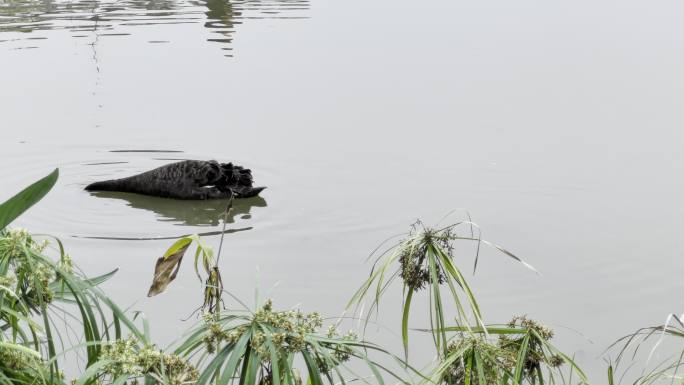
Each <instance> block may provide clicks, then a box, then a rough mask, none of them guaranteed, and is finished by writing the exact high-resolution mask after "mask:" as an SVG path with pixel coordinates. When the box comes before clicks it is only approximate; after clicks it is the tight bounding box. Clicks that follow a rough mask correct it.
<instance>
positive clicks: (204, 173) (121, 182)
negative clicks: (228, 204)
mask: <svg viewBox="0 0 684 385" xmlns="http://www.w3.org/2000/svg"><path fill="white" fill-rule="evenodd" d="M265 188H266V187H253V180H252V171H251V170H249V169H246V168H243V167H241V166H237V165H234V164H232V163H219V162H217V161H215V160H210V161H203V160H184V161H181V162H176V163H171V164H167V165H165V166H161V167H158V168H155V169H154V170H150V171H147V172H143V173H142V174H138V175H133V176H129V177H128V178H121V179H112V180H105V181H102V182H95V183H91V184H89V185H88V186H86V188H85V189H86V190H88V191H120V192H130V193H137V194H145V195H153V196H158V197H163V198H175V199H221V198H230V197H231V196H232V197H233V198H249V197H253V196H257V195H258V194H259V193H260V192H261V191H262V190H263V189H265Z"/></svg>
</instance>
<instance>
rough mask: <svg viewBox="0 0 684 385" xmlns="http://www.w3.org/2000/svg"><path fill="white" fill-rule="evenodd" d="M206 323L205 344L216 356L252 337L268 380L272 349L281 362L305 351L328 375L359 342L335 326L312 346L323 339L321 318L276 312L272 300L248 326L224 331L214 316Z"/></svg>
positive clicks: (258, 312) (353, 335)
mask: <svg viewBox="0 0 684 385" xmlns="http://www.w3.org/2000/svg"><path fill="white" fill-rule="evenodd" d="M205 322H206V334H205V336H204V343H205V347H206V349H207V351H208V352H209V353H214V352H216V349H217V347H218V346H219V345H220V343H222V342H225V343H229V344H230V343H236V342H237V341H238V340H239V339H240V338H242V337H243V336H244V335H245V333H250V335H249V346H250V348H251V349H252V350H253V351H254V352H256V353H257V355H258V356H259V357H260V359H261V362H262V364H263V365H264V366H265V367H266V368H267V369H266V374H265V375H264V376H265V377H264V379H265V380H268V378H267V377H269V376H272V374H271V373H270V367H271V365H270V363H271V359H272V353H273V352H272V349H275V354H276V355H277V357H279V359H281V358H283V357H287V356H288V355H290V354H292V353H300V352H304V351H305V352H307V353H309V354H311V355H312V356H313V357H314V358H315V359H316V362H317V364H318V366H319V369H320V370H321V371H324V372H327V371H330V370H332V369H333V368H334V367H335V366H337V365H338V364H339V363H341V362H344V361H347V360H349V358H350V357H351V354H352V353H353V351H352V348H351V344H349V343H350V342H353V341H356V340H357V338H358V337H357V335H356V333H354V332H349V333H347V334H344V335H341V334H340V333H339V332H338V331H337V328H336V327H335V326H331V327H330V328H329V329H328V331H327V334H325V337H324V338H323V339H322V340H319V341H318V344H316V345H317V346H314V345H312V344H311V343H309V340H310V339H311V338H317V339H318V338H321V334H322V333H320V328H321V327H322V326H323V318H322V317H321V315H320V314H319V313H316V312H313V313H303V312H301V311H300V310H288V311H275V310H273V302H272V301H271V300H270V299H269V300H267V301H266V302H265V303H264V305H263V306H262V307H261V308H259V309H258V310H257V311H256V312H255V313H254V314H253V316H252V318H251V319H250V320H249V322H247V323H244V324H240V325H237V326H233V327H231V328H227V329H224V325H223V324H222V323H221V322H217V321H216V319H215V318H214V317H213V316H212V315H210V314H208V315H206V316H205ZM255 326H256V327H255ZM326 338H327V340H326ZM321 348H323V349H324V350H325V351H323V350H321Z"/></svg>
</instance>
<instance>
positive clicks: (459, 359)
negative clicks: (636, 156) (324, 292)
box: [0, 170, 684, 385]
mask: <svg viewBox="0 0 684 385" xmlns="http://www.w3.org/2000/svg"><path fill="white" fill-rule="evenodd" d="M57 175H58V173H57V171H56V170H55V172H53V173H52V174H50V175H49V176H47V177H46V178H43V179H42V180H40V181H38V182H36V183H35V184H33V185H31V186H29V187H28V188H26V189H25V190H23V191H22V192H20V193H19V194H17V195H16V196H14V197H12V198H11V199H10V200H8V201H7V202H5V203H3V204H2V205H0V384H37V385H40V384H46V385H47V384H49V385H56V384H66V383H70V382H71V383H75V384H77V385H82V384H115V385H123V384H127V383H129V384H137V383H145V384H169V385H181V384H209V383H215V384H221V385H227V384H233V383H239V384H240V385H257V384H258V385H267V384H268V385H271V384H274V385H280V384H287V385H299V384H304V383H306V384H307V385H308V384H311V385H322V384H323V383H328V384H338V383H342V384H344V383H347V382H351V381H357V382H364V383H377V384H384V381H385V377H389V378H391V380H392V381H393V382H399V383H407V384H408V383H424V384H434V385H441V384H449V385H471V384H477V385H490V384H497V385H522V384H535V385H536V384H540V385H541V384H544V383H555V382H558V381H559V382H563V383H572V379H571V375H572V374H576V375H577V377H576V381H577V382H578V383H587V378H586V376H585V375H584V373H583V372H582V370H581V369H580V368H579V367H578V366H577V365H576V363H575V362H574V361H573V360H572V359H571V358H570V357H568V356H567V355H566V354H564V353H562V352H561V351H560V350H559V349H558V348H556V347H555V346H554V345H552V344H551V343H550V339H551V338H552V336H553V332H552V331H551V330H550V329H548V328H547V327H545V326H543V325H541V324H540V323H537V322H535V321H532V320H530V319H528V318H526V317H515V318H514V319H513V320H512V321H511V322H510V323H508V324H503V325H487V324H485V323H484V317H483V315H482V313H481V311H480V308H479V305H478V303H477V300H476V297H475V294H474V293H473V291H472V289H471V288H470V286H469V284H468V282H467V281H466V279H465V277H464V274H463V273H462V272H461V269H459V268H458V266H457V262H458V259H457V256H456V255H454V247H453V243H454V242H456V241H471V242H472V241H475V242H477V247H478V251H479V245H480V244H481V243H484V244H489V245H492V246H494V247H495V248H497V249H498V250H500V251H502V252H503V253H504V254H505V255H507V256H509V257H511V258H514V259H516V260H517V261H519V262H521V263H522V264H524V265H526V266H528V267H530V266H529V265H527V264H526V263H524V262H523V261H522V260H520V259H519V258H518V257H516V256H514V255H513V254H511V253H510V252H508V251H506V250H505V249H503V248H501V247H499V246H497V245H494V244H492V243H489V242H487V241H484V240H482V239H480V236H479V235H477V236H475V235H474V233H473V228H475V225H474V224H473V223H472V222H470V221H463V222H459V223H456V224H454V225H450V226H447V227H444V228H439V229H430V228H426V227H424V226H423V225H422V224H420V223H418V224H416V225H414V226H413V227H412V229H411V231H410V232H409V234H408V235H407V236H406V237H405V238H404V239H403V240H401V241H399V242H398V243H396V244H395V245H393V246H392V247H390V248H389V249H388V250H387V251H386V252H384V253H382V254H381V255H380V256H379V257H378V259H377V261H376V264H375V266H374V268H373V270H372V272H371V275H370V277H369V279H368V280H367V281H366V282H365V283H363V285H362V286H361V288H360V289H359V290H358V291H357V292H356V293H355V294H354V296H353V297H352V300H351V302H350V304H349V305H348V306H351V305H354V304H355V305H361V304H362V303H363V301H364V299H365V298H366V297H367V296H372V299H373V300H372V305H371V311H370V312H369V315H370V314H371V313H373V310H376V311H377V307H378V305H379V303H380V301H381V299H382V297H383V295H384V294H385V293H386V291H387V290H389V288H390V286H391V283H392V282H393V281H395V280H397V279H399V280H401V282H402V283H403V289H404V297H403V303H402V313H403V316H402V320H401V328H402V342H403V344H404V348H405V359H406V360H407V359H408V332H409V329H408V319H409V315H410V313H411V310H412V308H411V302H412V299H413V296H414V295H415V294H416V293H418V292H420V291H422V290H423V289H425V291H427V293H428V300H429V303H430V307H429V314H430V324H429V325H428V326H429V329H424V330H423V331H424V332H429V333H430V334H431V335H432V336H433V340H434V346H435V351H436V357H437V363H436V366H435V367H434V368H432V369H431V370H427V371H423V372H418V371H416V370H415V369H413V367H412V366H411V365H409V363H408V362H407V361H405V360H402V359H399V358H398V357H396V356H394V355H392V354H391V353H390V352H388V351H386V350H384V349H383V348H381V347H379V346H377V345H375V344H373V343H370V342H368V341H364V340H363V339H362V338H359V337H358V336H357V334H356V333H355V332H353V331H352V332H347V333H340V332H339V331H338V328H337V326H336V325H334V324H333V325H330V326H329V327H328V328H327V329H325V328H324V325H323V318H322V317H321V316H320V315H319V314H318V313H315V312H314V313H302V312H301V311H299V310H298V309H290V310H285V311H276V310H274V309H273V304H272V302H271V301H270V300H268V301H266V302H265V303H263V304H261V305H260V306H258V307H257V308H256V309H254V310H250V309H249V308H247V307H246V306H245V307H244V309H243V310H239V311H237V310H227V309H225V308H224V306H223V300H222V294H223V293H226V292H225V290H224V288H223V282H222V281H221V278H220V273H219V271H218V257H217V258H216V259H215V258H214V254H213V251H212V249H211V247H210V246H208V245H206V244H205V243H203V241H202V240H201V239H200V238H199V237H197V236H191V237H186V238H182V239H179V240H178V241H177V242H176V243H174V244H173V245H172V246H171V247H170V248H169V250H168V251H167V252H166V253H165V254H164V255H163V256H162V257H161V258H159V260H158V261H157V265H156V267H155V276H154V279H153V284H152V287H151V288H150V293H149V294H150V296H152V295H156V294H158V293H161V292H162V291H164V290H165V288H166V287H167V286H168V284H169V283H170V282H171V281H173V279H174V278H175V276H176V274H177V272H178V269H179V268H180V263H181V260H182V258H183V255H184V254H185V252H186V251H187V249H188V248H189V247H190V245H191V244H192V243H193V242H194V243H196V244H197V249H196V252H195V270H196V272H197V275H198V277H199V279H200V281H202V282H203V287H204V288H203V296H202V298H203V304H202V307H201V308H202V310H203V313H202V314H203V317H202V321H201V322H200V323H199V324H198V325H196V326H194V327H193V328H191V329H190V330H188V331H187V332H186V333H185V334H184V337H183V338H182V339H181V341H180V342H179V343H178V344H177V345H175V346H172V347H169V348H166V349H162V348H159V347H158V346H157V345H155V344H154V343H153V342H152V341H151V339H150V332H149V331H150V325H148V323H147V321H146V320H145V319H144V318H143V317H141V316H140V315H139V314H138V313H133V315H132V316H131V315H129V314H128V313H127V312H124V311H122V310H121V309H120V308H119V307H118V306H117V305H116V304H115V303H114V302H113V301H111V299H109V298H108V297H107V296H106V294H105V293H103V292H102V291H101V290H100V289H99V288H98V285H99V284H100V283H102V282H104V281H105V280H106V279H108V278H110V277H111V276H112V275H113V274H114V273H115V272H110V273H108V274H105V275H102V276H100V277H95V278H88V277H86V276H85V275H83V274H82V273H81V272H80V271H79V270H78V268H77V266H74V265H73V264H72V262H71V259H70V257H69V255H68V254H66V253H65V252H64V249H63V247H62V245H61V243H60V242H59V240H56V239H55V240H52V242H53V243H52V244H50V243H49V241H48V240H47V238H38V237H36V236H33V235H31V234H29V232H28V231H26V230H22V229H6V226H7V225H8V224H9V223H11V222H12V221H13V220H14V219H16V218H17V217H18V216H19V215H21V214H22V213H23V212H24V211H25V210H27V209H28V208H29V207H31V206H32V205H33V204H35V203H36V202H38V201H39V200H40V199H41V198H42V197H43V196H44V195H45V194H47V192H48V191H49V190H50V189H51V188H52V186H53V185H54V184H55V181H56V180H57ZM228 210H230V206H229V207H228ZM226 216H227V213H226ZM224 227H225V221H224ZM459 227H465V228H466V229H469V230H470V234H465V235H463V234H459V233H458V232H457V231H456V229H457V228H459ZM224 230H225V229H224ZM222 243H223V238H222V239H221V244H222ZM52 245H56V249H55V248H50V246H52ZM220 250H221V248H220V246H219V257H220ZM50 251H56V257H54V258H50V257H48V256H46V254H48V253H49V252H50ZM475 260H476V264H477V255H476V258H475ZM200 265H201V266H202V267H203V271H204V273H205V275H206V277H205V278H203V277H202V276H201V274H200V272H199V266H200ZM371 293H372V294H371ZM238 302H239V300H238ZM239 303H240V304H242V302H239ZM451 320H454V321H455V324H453V325H451V324H450V322H451ZM58 321H60V322H58ZM677 321H680V319H679V318H677ZM656 333H661V336H664V335H671V336H677V337H682V336H684V323H681V321H680V322H679V325H674V326H673V325H669V324H666V325H665V326H664V327H660V328H652V329H644V330H641V331H639V332H637V333H635V334H634V335H633V336H631V337H629V338H626V340H627V343H626V345H625V348H623V351H621V353H620V356H622V354H623V353H624V351H625V350H626V347H627V346H628V345H629V343H631V342H632V341H634V340H635V339H637V338H639V337H644V336H646V337H644V338H647V337H649V336H651V335H653V334H656ZM73 341H80V342H78V343H76V342H73ZM373 352H374V353H377V354H378V355H379V356H380V357H382V358H383V360H384V361H382V362H381V361H378V360H376V359H371V353H373ZM682 357H684V353H683V354H682V355H681V356H680V357H679V359H678V360H675V361H674V362H667V363H665V364H664V365H663V366H661V367H660V368H659V369H658V370H654V371H653V372H651V373H649V374H648V375H644V376H642V377H640V379H639V381H638V383H640V384H641V383H643V384H646V383H652V382H655V381H656V380H659V379H662V378H664V377H666V378H671V379H681V375H679V374H678V370H679V369H680V367H681V364H682ZM354 361H355V362H356V364H354ZM387 361H395V362H398V363H399V364H400V366H402V367H403V368H404V369H405V370H406V372H408V373H410V374H411V376H412V377H413V378H415V379H417V380H411V379H406V376H405V374H406V373H398V372H396V371H392V370H390V369H388V368H387V367H386V366H384V365H383V363H384V362H387ZM65 362H69V364H70V367H73V366H74V362H78V363H79V364H80V365H82V368H81V369H82V370H81V371H80V373H79V374H78V375H77V378H76V379H74V380H73V381H68V380H66V379H65V377H66V376H65V375H64V374H63V372H62V367H63V366H64V363H65ZM359 364H362V365H363V366H366V367H367V368H368V370H369V372H370V373H371V375H370V376H363V375H359V374H357V373H355V370H357V368H358V367H359V366H360V365H359ZM563 366H565V367H567V368H568V370H569V373H570V376H569V377H567V378H566V377H564V376H563V373H562V372H561V368H562V367H563ZM609 373H610V374H609V380H610V384H611V385H612V384H613V376H612V366H611V368H610V369H609ZM303 375H304V376H306V379H303V378H302V377H303Z"/></svg>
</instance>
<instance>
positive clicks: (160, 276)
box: [147, 242, 190, 297]
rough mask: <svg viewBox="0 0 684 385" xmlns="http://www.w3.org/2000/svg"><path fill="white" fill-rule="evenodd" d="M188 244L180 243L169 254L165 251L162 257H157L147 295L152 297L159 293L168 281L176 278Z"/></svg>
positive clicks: (164, 288)
mask: <svg viewBox="0 0 684 385" xmlns="http://www.w3.org/2000/svg"><path fill="white" fill-rule="evenodd" d="M189 246H190V242H188V243H186V244H185V245H182V246H181V247H177V248H175V250H174V251H173V252H172V253H171V254H169V253H168V252H167V253H166V254H164V255H163V256H162V257H160V258H159V259H157V264H156V265H155V267H154V279H153V280H152V285H151V286H150V291H149V292H148V293H147V296H148V297H153V296H155V295H157V294H159V293H162V292H163V291H164V290H166V287H167V286H168V285H169V283H171V281H173V280H174V279H176V274H178V269H180V265H181V262H182V261H183V256H184V255H185V251H187V250H188V247H189ZM172 248H173V246H172Z"/></svg>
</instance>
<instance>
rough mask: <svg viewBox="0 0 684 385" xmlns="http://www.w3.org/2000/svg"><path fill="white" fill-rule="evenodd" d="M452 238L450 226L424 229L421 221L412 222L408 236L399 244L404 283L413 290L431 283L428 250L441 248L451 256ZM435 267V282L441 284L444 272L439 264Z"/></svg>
mask: <svg viewBox="0 0 684 385" xmlns="http://www.w3.org/2000/svg"><path fill="white" fill-rule="evenodd" d="M419 227H420V229H419ZM453 239H454V235H453V234H452V231H451V228H447V229H445V230H432V229H425V228H424V227H423V226H422V223H421V222H416V223H415V224H413V226H411V231H410V232H409V236H408V237H407V238H406V239H405V240H404V241H403V242H401V244H400V246H399V247H400V256H399V263H400V265H401V278H402V280H403V281H404V284H405V285H406V286H408V287H410V288H412V289H414V290H420V289H422V288H424V287H425V285H427V284H428V283H432V278H431V276H430V268H429V261H428V260H427V258H426V257H427V253H428V250H429V249H431V248H433V249H441V250H442V251H443V252H444V253H446V254H447V255H448V256H449V258H452V256H453V246H452V241H453ZM436 269H437V281H438V282H437V283H439V284H442V283H444V280H445V276H444V272H443V271H442V269H441V267H440V266H439V265H437V266H436Z"/></svg>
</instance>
